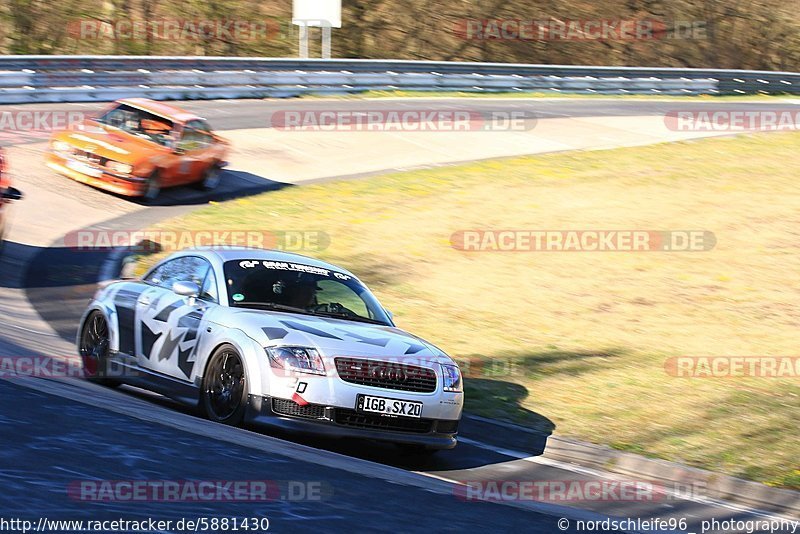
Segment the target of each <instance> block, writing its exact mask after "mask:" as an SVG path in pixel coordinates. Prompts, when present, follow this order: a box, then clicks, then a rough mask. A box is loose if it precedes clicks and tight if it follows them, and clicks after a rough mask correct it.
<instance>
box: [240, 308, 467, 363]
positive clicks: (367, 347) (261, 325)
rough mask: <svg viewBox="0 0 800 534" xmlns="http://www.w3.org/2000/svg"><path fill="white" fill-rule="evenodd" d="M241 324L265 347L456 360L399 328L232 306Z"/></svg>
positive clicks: (327, 355)
mask: <svg viewBox="0 0 800 534" xmlns="http://www.w3.org/2000/svg"><path fill="white" fill-rule="evenodd" d="M230 312H231V314H230V315H229V316H228V317H229V319H230V322H231V324H230V325H228V326H230V327H232V328H239V329H240V330H242V331H244V332H245V333H246V334H247V335H248V336H250V337H251V338H253V339H254V340H255V341H256V342H258V343H259V344H260V345H261V346H262V347H269V346H276V345H294V346H301V347H313V348H315V349H317V350H318V351H319V352H320V354H321V355H322V356H323V357H325V358H331V357H334V356H354V357H363V358H370V359H376V360H387V361H395V362H398V361H402V362H403V363H408V364H414V363H415V362H418V363H419V362H432V363H452V360H451V359H450V357H449V356H447V355H446V354H445V353H444V352H442V351H441V350H439V349H438V348H436V347H435V346H434V345H432V344H430V343H428V342H426V341H424V340H423V339H421V338H418V337H417V336H414V335H412V334H409V333H408V332H405V331H403V330H401V329H399V328H395V327H391V326H383V325H373V324H368V323H359V322H354V321H347V320H343V319H332V318H327V317H313V316H310V315H302V314H297V313H285V312H272V311H259V310H243V309H231V310H230Z"/></svg>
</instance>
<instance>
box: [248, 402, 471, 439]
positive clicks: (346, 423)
mask: <svg viewBox="0 0 800 534" xmlns="http://www.w3.org/2000/svg"><path fill="white" fill-rule="evenodd" d="M274 400H275V403H273V397H269V396H260V395H250V403H249V411H248V414H247V416H246V421H247V422H248V423H253V424H256V425H264V426H268V427H272V428H277V429H280V430H284V431H288V432H297V433H303V434H313V435H318V436H326V437H333V438H358V439H372V440H378V441H388V442H392V443H399V444H405V445H417V446H424V447H427V448H430V449H452V448H453V447H455V446H456V443H457V440H456V436H457V435H458V421H450V420H440V419H412V418H405V417H400V418H390V417H383V416H380V415H372V414H369V415H367V414H361V413H358V412H356V411H355V410H353V409H350V408H340V407H336V406H324V405H320V404H309V405H306V406H302V407H301V406H300V405H299V404H296V403H294V402H292V401H289V400H286V399H279V398H277V397H276V398H274ZM279 406H280V408H278V407H279ZM274 407H275V408H278V409H279V411H276V410H274V409H273V408H274Z"/></svg>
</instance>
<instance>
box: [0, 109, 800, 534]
mask: <svg viewBox="0 0 800 534" xmlns="http://www.w3.org/2000/svg"><path fill="white" fill-rule="evenodd" d="M334 104H335V108H336V109H348V110H362V111H363V110H375V109H386V110H391V109H398V108H399V107H411V108H413V109H442V106H451V107H453V108H462V107H463V106H464V101H462V100H455V99H413V100H405V101H402V100H375V101H361V100H340V101H335V103H334ZM287 105H288V106H291V107H292V108H293V109H296V108H300V107H302V109H319V110H329V109H331V107H333V106H332V103H331V101H325V100H313V99H308V100H297V101H288V104H287V101H237V102H187V103H184V104H182V106H183V107H185V108H187V109H190V110H192V111H196V112H198V113H199V114H201V115H203V116H205V117H207V118H208V119H209V120H210V121H211V123H212V124H213V125H214V126H215V128H217V129H219V130H242V129H251V128H253V129H255V128H264V127H266V126H265V122H267V120H266V118H265V117H266V116H267V115H268V114H269V113H270V112H272V111H275V110H279V109H286V108H287ZM680 106H681V109H720V108H722V109H728V110H731V109H748V110H753V109H770V110H775V109H776V106H775V104H762V103H752V104H751V103H748V104H741V103H723V104H719V103H715V104H706V103H702V102H694V101H691V102H681V104H680ZM785 106H786V108H787V109H793V110H794V109H797V108H796V107H794V106H793V105H792V104H790V103H787V104H785ZM74 107H75V108H76V109H96V106H87V105H75V106H74ZM675 107H676V104H675V103H674V102H669V101H644V100H590V99H578V100H569V99H552V100H537V101H536V102H531V101H523V100H516V99H507V100H489V99H487V100H483V99H472V100H470V101H469V109H471V110H474V111H481V110H483V111H497V110H501V111H515V110H522V111H524V112H525V113H526V114H528V115H529V116H530V118H537V119H538V118H548V117H589V116H591V117H606V116H609V117H612V116H614V117H625V116H630V117H637V116H642V115H658V114H664V113H667V112H669V111H671V110H674V109H675ZM20 108H23V106H15V107H14V109H20ZM48 108H52V109H64V105H52V106H51V105H41V106H36V109H48ZM40 141H41V138H40V137H39V136H33V137H32V138H31V139H19V138H16V139H15V140H14V142H15V144H25V143H37V142H40ZM16 172H17V173H18V174H25V173H26V172H27V169H24V170H22V171H20V170H17V171H16ZM36 172H40V171H38V170H37V171H36ZM38 176H40V175H37V181H36V187H42V188H43V189H51V190H52V192H53V193H54V194H53V196H51V197H48V198H50V199H56V200H55V201H54V204H50V203H48V205H39V206H31V207H32V208H35V209H37V210H41V211H42V215H41V220H40V224H39V225H33V226H24V227H20V226H19V225H16V226H15V228H14V229H13V233H12V234H11V240H10V242H8V243H7V248H6V250H5V252H4V255H3V257H2V259H0V288H2V291H0V313H2V314H3V317H4V320H3V321H2V324H0V351H2V352H1V353H2V354H4V355H34V354H37V355H46V356H49V357H57V358H74V357H75V354H74V352H75V351H74V349H73V348H72V340H73V339H74V335H75V329H76V325H77V319H78V317H79V315H80V313H81V311H82V310H83V306H85V303H86V301H87V299H88V298H89V296H90V295H91V293H92V292H93V290H94V287H95V283H96V281H97V279H98V276H99V271H100V266H101V265H102V264H103V262H104V260H105V259H106V258H107V255H108V254H109V251H107V250H98V251H93V252H91V253H87V252H76V251H73V250H70V249H67V248H64V247H63V246H61V245H62V243H63V240H62V237H63V233H64V230H65V229H66V228H67V227H68V226H69V224H64V225H58V224H57V222H58V220H59V218H62V219H64V218H66V220H69V215H67V214H66V213H65V212H66V211H69V210H71V209H73V210H74V208H72V207H70V206H71V205H70V204H69V203H70V202H72V203H75V202H77V203H78V204H80V205H84V206H86V210H87V211H88V210H96V211H98V212H100V213H107V217H106V218H104V219H101V220H100V221H99V222H96V223H94V224H93V226H94V227H95V228H102V229H115V228H119V229H132V228H142V227H146V226H147V225H150V224H152V223H154V222H156V221H158V220H160V219H162V218H164V217H168V216H172V215H176V214H180V213H184V212H187V211H189V210H191V209H194V207H196V206H201V205H203V204H206V203H207V202H208V201H209V200H224V199H229V198H236V197H241V196H243V195H250V194H255V193H259V192H264V191H268V190H270V189H275V188H279V187H284V186H285V184H281V183H275V182H272V181H270V180H268V179H267V178H265V177H260V176H241V175H236V174H235V173H228V174H227V176H226V178H227V179H226V184H225V186H224V187H223V188H222V189H220V190H218V191H215V192H214V193H212V194H204V193H200V192H197V191H195V190H192V189H189V188H179V189H176V190H172V191H167V192H165V193H166V194H165V195H164V197H163V198H162V200H161V202H160V204H161V205H159V206H156V207H144V206H142V205H141V204H138V203H136V202H132V201H129V200H126V199H122V198H119V197H115V196H113V195H108V194H106V193H103V192H99V191H95V190H92V189H90V188H87V187H85V186H83V185H80V184H75V183H73V182H70V181H67V180H66V179H63V178H60V177H56V176H50V175H47V174H46V173H42V174H41V178H38ZM58 199H63V201H60V200H58ZM26 208H27V209H30V208H28V207H27V206H26ZM48 215H51V216H53V220H54V221H55V222H52V221H51V220H50V219H48V218H47V217H48ZM26 225H27V223H26ZM59 230H61V231H59ZM26 232H30V235H33V234H35V235H37V236H39V239H37V240H33V239H31V240H26V239H25V236H26ZM18 236H19V237H18ZM539 419H540V421H541V424H540V425H539V431H538V432H537V433H528V434H525V435H520V434H519V433H515V432H514V431H511V430H508V429H503V428H501V427H494V426H491V425H487V424H485V423H482V422H480V421H477V420H472V419H466V420H465V422H464V426H463V427H462V432H461V436H462V438H463V441H462V443H461V444H460V445H459V446H458V447H457V448H456V449H455V450H453V451H448V452H442V453H439V454H437V455H436V456H434V457H432V458H430V459H423V458H419V457H416V456H408V455H403V454H400V453H399V452H398V450H397V449H396V448H394V447H392V446H389V445H380V444H377V443H363V442H358V443H356V442H350V441H326V440H319V439H311V438H301V437H296V436H277V437H278V438H285V439H289V440H290V441H288V442H287V441H280V440H276V439H275V437H276V436H269V435H265V434H262V433H261V432H260V431H259V430H258V429H248V430H238V429H228V428H225V427H220V426H218V425H213V424H211V423H208V422H206V421H203V420H201V419H199V418H198V417H197V416H196V414H195V413H194V412H193V411H192V410H190V409H187V408H184V407H181V406H177V405H175V404H174V403H172V402H170V401H168V400H166V399H164V398H162V397H160V396H157V395H153V394H150V393H147V392H144V391H141V390H136V389H133V388H122V389H120V390H119V391H112V390H107V389H104V388H100V387H97V386H94V385H92V384H88V383H86V382H84V381H81V380H76V379H68V380H44V379H38V380H32V379H22V378H19V379H9V380H4V381H0V426H2V427H3V429H2V434H0V443H2V447H0V458H2V459H3V461H2V463H0V484H2V485H3V486H2V487H3V488H4V489H5V490H6V491H4V492H3V493H2V495H0V510H2V514H3V517H8V516H10V517H26V518H29V519H35V518H38V517H42V516H46V517H49V518H60V519H101V518H117V517H120V516H122V517H125V518H141V517H155V518H158V519H180V518H185V517H189V516H195V517H202V516H205V517H225V516H236V517H253V516H265V517H268V518H269V519H270V521H271V529H270V530H276V531H279V532H287V531H294V530H299V529H300V528H303V529H305V528H308V527H311V528H315V527H316V528H320V529H324V530H329V531H345V530H351V529H354V528H363V529H367V530H378V531H417V530H432V529H437V530H445V531H455V530H464V529H476V530H477V529H481V530H487V531H507V530H509V529H516V528H519V529H524V530H525V531H526V532H558V531H560V530H559V528H558V526H557V525H556V520H557V519H558V517H570V518H572V520H573V525H572V526H571V527H570V530H568V531H570V532H576V531H577V530H575V529H574V520H575V519H577V518H585V519H597V518H601V517H606V516H608V515H611V516H615V517H621V518H625V517H630V518H648V517H660V518H670V517H672V518H687V519H688V520H689V521H690V525H691V528H690V529H689V530H690V531H692V530H694V531H696V529H697V528H698V525H699V521H701V520H703V519H709V518H712V517H713V518H716V519H718V520H723V519H726V518H737V519H754V518H762V517H764V516H763V514H760V513H759V512H757V511H751V510H740V509H738V508H736V507H734V506H730V505H727V504H725V503H716V502H710V501H708V500H706V499H703V498H702V497H699V498H695V497H688V498H687V497H680V496H669V497H668V498H665V499H663V500H659V501H658V502H593V503H589V502H577V503H575V502H572V503H555V504H553V503H550V504H547V503H546V504H539V503H535V502H511V503H504V504H494V503H478V502H474V501H468V502H467V501H464V500H462V499H459V498H457V497H456V496H455V490H454V485H453V484H452V483H451V482H447V481H465V480H560V481H571V480H598V479H599V480H603V479H611V478H614V477H612V476H611V475H608V474H605V473H593V472H588V471H586V470H582V469H580V468H578V467H577V466H570V465H564V464H558V463H555V462H550V461H546V460H544V459H541V458H540V455H541V452H542V450H543V448H544V445H545V443H546V441H547V439H548V436H549V435H550V434H551V433H552V432H558V431H559V429H556V428H553V425H552V423H551V422H550V421H548V420H547V419H546V418H545V417H544V416H539ZM86 479H110V480H134V479H159V480H166V479H169V480H189V479H195V480H253V479H269V480H276V481H287V480H295V481H297V480H300V481H317V482H321V483H322V484H323V486H324V487H325V488H327V489H328V494H327V495H326V497H325V498H323V499H321V500H319V501H307V502H306V501H303V502H288V501H286V500H281V499H277V500H276V501H275V502H269V503H233V504H232V503H210V504H209V503H203V504H198V503H141V502H139V503H127V504H125V503H122V504H121V503H87V502H82V501H76V500H74V499H71V498H69V497H68V495H67V492H66V490H65V487H67V486H68V485H69V483H70V482H74V481H76V480H86Z"/></svg>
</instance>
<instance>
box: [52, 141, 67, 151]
mask: <svg viewBox="0 0 800 534" xmlns="http://www.w3.org/2000/svg"><path fill="white" fill-rule="evenodd" d="M50 146H52V148H53V150H55V151H56V152H69V150H70V145H69V143H67V142H66V141H53V143H52V145H50Z"/></svg>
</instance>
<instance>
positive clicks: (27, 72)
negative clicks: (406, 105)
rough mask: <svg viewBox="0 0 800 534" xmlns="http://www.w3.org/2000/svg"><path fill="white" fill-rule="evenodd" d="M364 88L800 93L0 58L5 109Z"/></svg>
mask: <svg viewBox="0 0 800 534" xmlns="http://www.w3.org/2000/svg"><path fill="white" fill-rule="evenodd" d="M367 90H416V91H467V92H469V91H475V92H509V91H537V92H554V93H556V92H563V93H599V94H624V93H629V94H668V95H674V94H683V95H685V94H693V95H696V94H714V95H716V94H754V93H772V94H775V93H790V94H791V93H793V94H800V73H791V72H769V71H738V70H720V69H676V68H648V67H590V66H573V65H528V64H513V63H461V62H435V61H400V60H365V59H347V60H345V59H332V60H331V59H329V60H314V59H281V58H229V57H153V56H0V104H11V103H29V102H91V101H109V100H114V99H117V98H124V97H133V96H148V97H151V98H156V99H161V100H170V99H178V100H191V99H211V98H262V97H288V96H298V95H302V94H307V93H317V94H343V93H357V92H361V91H367Z"/></svg>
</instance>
